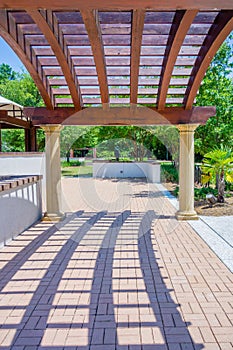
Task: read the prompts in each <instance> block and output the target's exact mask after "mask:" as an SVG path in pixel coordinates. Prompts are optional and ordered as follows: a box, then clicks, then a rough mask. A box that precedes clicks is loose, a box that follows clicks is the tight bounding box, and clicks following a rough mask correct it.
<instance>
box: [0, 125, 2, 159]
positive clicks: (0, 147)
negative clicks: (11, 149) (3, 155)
mask: <svg viewBox="0 0 233 350" xmlns="http://www.w3.org/2000/svg"><path fill="white" fill-rule="evenodd" d="M0 152H2V125H1V123H0Z"/></svg>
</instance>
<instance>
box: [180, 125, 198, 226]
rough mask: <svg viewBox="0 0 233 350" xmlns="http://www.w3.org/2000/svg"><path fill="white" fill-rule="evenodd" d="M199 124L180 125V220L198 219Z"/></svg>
mask: <svg viewBox="0 0 233 350" xmlns="http://www.w3.org/2000/svg"><path fill="white" fill-rule="evenodd" d="M197 126H198V125H197V124H182V125H178V126H177V127H178V129H179V131H180V160H179V185H180V188H179V210H178V212H177V213H176V217H177V219H178V220H197V219H198V216H197V213H196V211H195V210H194V131H195V129H196V128H197Z"/></svg>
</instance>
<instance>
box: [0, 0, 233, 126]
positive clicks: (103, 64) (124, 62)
mask: <svg viewBox="0 0 233 350" xmlns="http://www.w3.org/2000/svg"><path fill="white" fill-rule="evenodd" d="M219 6H221V8H219ZM232 30H233V3H232V0H222V2H219V1H216V0H207V1H197V0H195V1H194V0H189V1H173V0H169V1H166V2H165V4H164V2H161V1H158V0H154V1H151V0H148V1H145V0H137V1H133V0H131V1H123V0H116V1H103V0H97V1H92V0H86V1H83V0H82V1H81V0H76V1H74V0H66V1H59V0H56V1H55V0H54V1H46V0H42V1H39V2H37V1H33V2H31V3H30V2H28V1H23V0H4V1H0V35H1V36H2V37H3V38H4V39H5V40H6V42H7V43H8V44H9V45H10V46H11V47H12V49H13V50H14V51H15V52H16V53H17V55H18V57H19V58H20V59H21V60H22V62H23V63H24V65H25V67H26V68H27V70H28V71H29V73H30V74H31V76H32V77H33V79H34V81H35V83H36V85H37V87H38V89H39V91H40V93H41V96H42V97H43V99H44V102H45V105H46V107H47V110H51V113H50V115H55V113H54V112H52V111H53V110H54V109H55V110H56V115H59V113H60V112H58V111H57V107H65V108H66V110H70V111H73V112H74V111H76V112H78V111H80V110H82V109H84V108H87V107H102V106H118V107H121V106H128V105H132V104H133V105H141V106H147V107H149V108H152V109H154V110H156V111H165V110H171V107H172V108H173V107H175V108H176V111H177V108H180V111H181V110H182V111H183V110H187V111H188V110H191V109H192V108H193V103H194V102H195V97H196V94H197V92H198V89H199V86H200V84H201V81H202V79H203V77H204V75H205V72H206V70H207V68H208V66H209V64H210V62H211V60H212V58H213V57H214V55H215V53H216V52H217V50H218V48H219V47H220V45H221V44H222V42H223V41H224V40H225V38H226V37H227V36H228V35H229V34H230V32H231V31H232ZM67 107H70V108H67ZM60 110H61V109H60ZM73 112H72V113H73ZM28 113H29V111H28ZM30 113H31V116H32V115H34V116H35V115H36V114H37V116H38V113H41V115H42V112H41V111H40V112H36V111H35V110H33V112H32V111H31V112H30ZM30 113H29V114H30ZM62 113H63V114H64V108H63V112H62ZM67 113H68V112H67ZM69 113H71V112H69ZM72 113H71V114H72ZM187 113H189V112H187ZM208 113H209V114H210V111H209V112H208ZM212 115H213V110H212ZM45 122H46V121H45V120H44V119H43V121H42V123H45ZM36 123H38V120H37V122H36Z"/></svg>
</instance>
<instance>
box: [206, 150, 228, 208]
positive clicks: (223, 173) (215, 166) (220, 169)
mask: <svg viewBox="0 0 233 350" xmlns="http://www.w3.org/2000/svg"><path fill="white" fill-rule="evenodd" d="M201 170H202V173H203V175H202V182H203V183H204V184H205V183H207V182H209V181H211V180H215V179H217V188H218V198H217V201H218V202H220V203H223V202H224V190H225V180H226V181H228V182H233V153H232V152H231V151H230V150H227V149H224V148H223V147H222V148H216V149H215V150H213V151H211V152H209V153H206V154H205V155H204V159H203V165H202V166H201Z"/></svg>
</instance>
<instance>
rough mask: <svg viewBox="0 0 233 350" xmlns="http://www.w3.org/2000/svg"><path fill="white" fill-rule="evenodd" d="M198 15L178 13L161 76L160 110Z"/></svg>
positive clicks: (158, 103) (158, 104)
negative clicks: (177, 62)
mask: <svg viewBox="0 0 233 350" xmlns="http://www.w3.org/2000/svg"><path fill="white" fill-rule="evenodd" d="M197 13H198V11H197V10H187V11H185V12H184V11H177V12H176V15H175V17H174V21H173V24H172V27H171V32H170V34H169V39H168V40H169V42H168V44H167V48H166V51H165V55H164V62H163V67H162V72H161V76H160V84H159V90H158V98H157V101H158V102H157V107H158V109H159V110H160V109H164V108H165V104H166V97H167V92H168V88H169V84H170V80H171V76H172V71H173V68H174V65H175V63H176V59H177V56H178V53H179V51H180V48H181V46H182V44H183V41H184V38H185V36H186V34H187V32H188V30H189V28H190V26H191V24H192V22H193V20H194V18H195V16H196V14H197Z"/></svg>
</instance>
